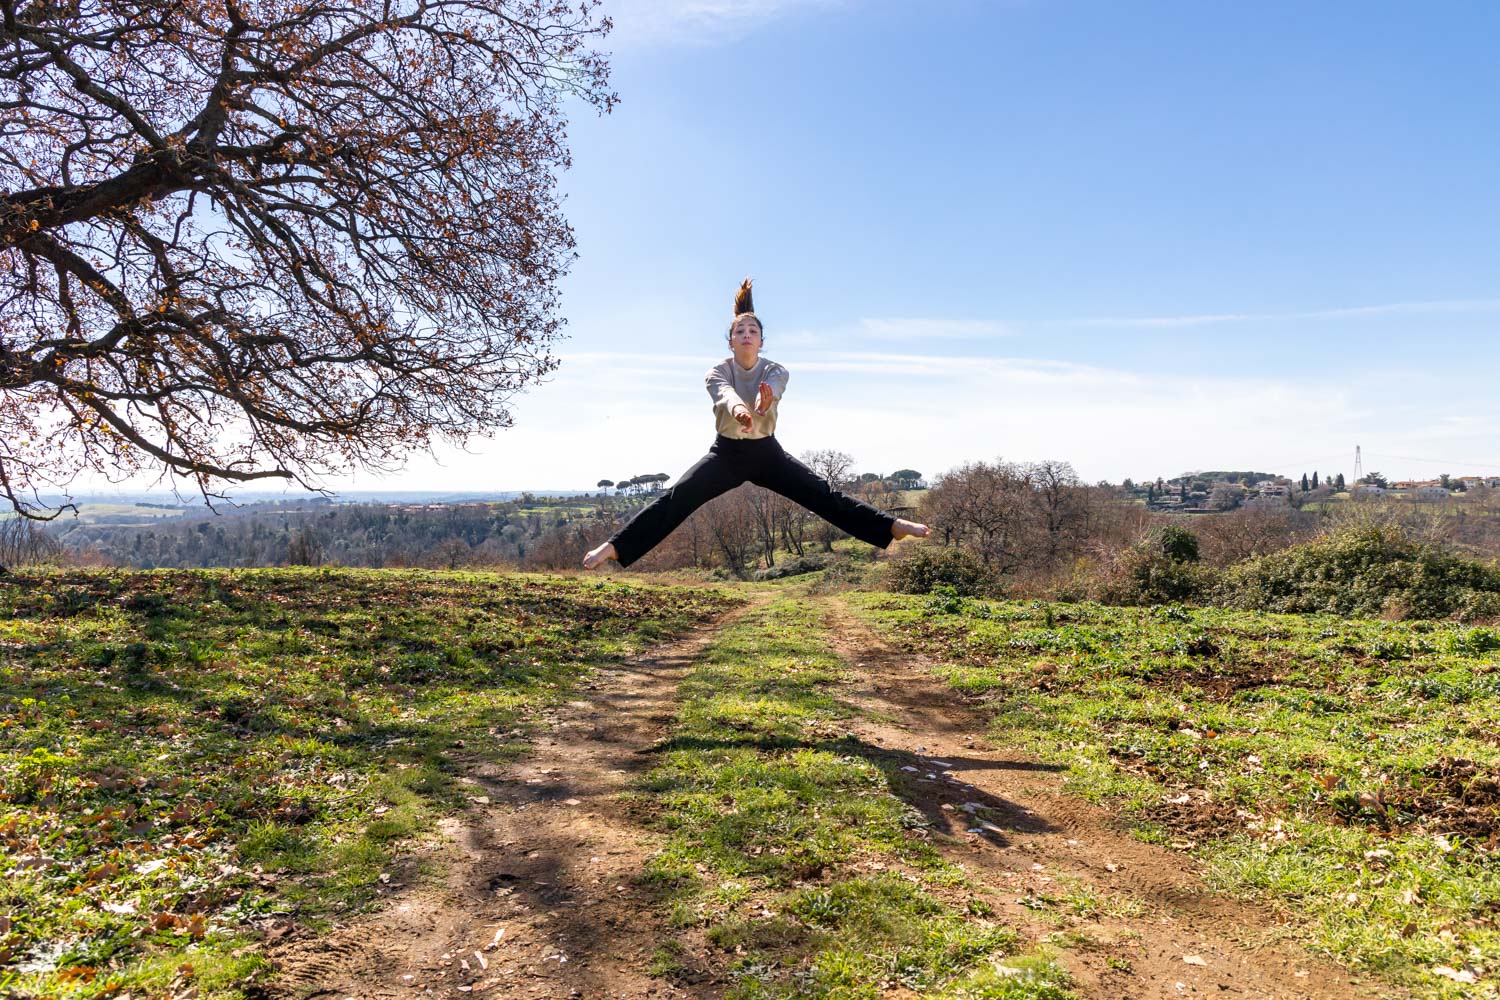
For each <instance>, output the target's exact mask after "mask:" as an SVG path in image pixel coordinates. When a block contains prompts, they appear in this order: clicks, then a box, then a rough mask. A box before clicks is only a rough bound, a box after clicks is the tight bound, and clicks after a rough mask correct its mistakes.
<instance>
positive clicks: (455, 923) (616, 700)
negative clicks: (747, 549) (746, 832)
mask: <svg viewBox="0 0 1500 1000" xmlns="http://www.w3.org/2000/svg"><path fill="white" fill-rule="evenodd" d="M754 606H755V604H754V603H752V604H751V605H750V606H748V607H744V608H740V609H737V610H735V611H731V612H729V613H728V614H726V615H723V616H721V617H720V618H718V619H716V620H715V621H714V622H713V623H711V624H710V625H707V626H703V627H700V628H699V629H697V630H695V631H694V632H693V633H691V634H689V635H688V636H687V637H686V638H684V639H681V640H679V641H676V642H673V643H670V644H668V645H665V646H662V647H659V648H657V649H655V650H653V651H652V652H650V653H648V654H645V655H643V656H639V657H635V658H632V659H629V660H626V661H624V662H622V663H619V664H612V665H607V666H604V667H601V668H600V669H599V670H598V671H597V673H596V674H594V676H593V677H591V678H590V679H589V681H588V682H586V683H585V684H583V685H580V686H579V688H578V690H577V691H576V692H575V694H577V695H578V696H579V698H578V700H573V701H569V702H567V703H566V704H563V705H559V706H557V707H556V708H555V709H554V710H552V711H549V712H547V713H546V714H545V716H544V717H543V719H542V720H541V722H542V723H543V725H542V727H541V734H540V735H539V736H538V737H537V739H536V741H535V742H534V744H533V745H532V747H531V750H530V752H529V753H528V754H527V755H526V757H525V758H524V759H522V760H520V761H518V762H515V763H513V764H496V763H493V762H487V761H474V762H473V763H472V766H471V768H470V770H469V772H468V774H467V776H466V780H467V781H469V782H471V783H472V785H473V792H472V794H471V796H470V802H471V805H470V808H469V809H467V810H466V811H465V812H464V813H463V814H462V815H459V816H454V817H450V818H448V819H446V820H445V821H444V822H443V824H442V832H443V833H444V834H445V835H446V842H445V843H443V844H440V845H437V846H435V847H434V848H432V849H431V850H430V851H428V852H426V853H424V854H423V855H421V856H419V857H417V858H412V859H407V861H405V862H404V864H403V865H402V866H401V867H402V868H403V869H404V870H406V871H410V872H415V870H416V869H417V868H419V867H423V868H430V867H434V866H435V867H438V868H440V869H441V870H442V871H443V873H444V874H443V876H442V878H441V881H440V882H438V883H437V884H434V883H433V882H432V880H431V879H427V880H419V879H417V878H415V877H410V878H404V877H403V878H401V879H399V883H400V884H399V885H398V887H397V888H396V889H395V890H394V891H392V892H391V894H390V896H389V898H388V899H387V900H386V902H385V904H384V905H383V906H382V907H381V909H380V910H379V912H377V913H375V914H373V915H370V916H368V917H364V918H361V919H358V920H355V921H352V922H351V923H349V924H347V925H344V926H340V927H336V928H335V929H333V930H332V931H330V932H328V933H326V934H322V935H318V936H316V937H314V936H312V935H306V936H305V937H301V938H297V939H294V940H290V941H286V942H284V943H283V944H281V945H279V946H277V947H275V948H273V949H272V950H271V951H270V952H269V957H270V958H271V959H272V960H273V962H274V963H275V965H276V967H277V968H278V970H279V977H278V978H277V979H276V980H275V981H274V982H273V984H272V985H271V986H270V988H269V989H268V990H267V991H266V992H265V994H264V995H265V996H267V997H271V998H277V1000H282V998H285V1000H312V998H335V1000H344V998H347V997H354V998H358V1000H366V998H383V997H424V998H425V997H444V998H460V997H474V996H493V997H504V998H512V997H514V998H522V1000H531V998H538V1000H540V998H558V1000H561V998H574V997H577V998H591V1000H592V998H611V1000H614V998H620V1000H647V998H650V1000H668V998H693V1000H699V998H708V997H712V996H717V995H718V993H719V992H720V989H718V988H716V987H715V986H714V985H713V978H714V974H713V973H712V972H709V971H706V970H702V969H699V970H694V969H692V968H689V969H687V970H686V971H685V972H679V973H678V974H676V975H674V978H673V982H672V983H671V984H668V983H666V982H665V981H663V980H662V979H659V978H655V977H652V976H650V975H649V974H648V973H647V967H648V965H649V964H650V960H651V957H652V953H653V951H654V950H655V948H656V947H657V946H658V944H659V943H660V942H661V941H662V940H664V939H666V938H667V937H669V936H670V935H669V932H668V931H666V929H665V928H664V927H663V925H662V923H661V920H660V918H659V917H658V916H657V915H656V914H655V907H654V903H653V901H652V899H651V898H650V896H649V894H648V893H647V892H645V891H643V890H642V889H641V888H639V887H638V886H637V885H636V883H635V880H636V878H637V876H639V874H640V872H641V871H642V869H643V868H644V865H645V862H646V860H647V859H648V858H649V856H650V854H651V852H652V849H653V848H654V846H655V840H654V837H653V836H652V835H651V834H650V833H648V832H646V831H644V830H643V829H642V828H641V827H640V825H639V824H638V823H637V822H635V821H634V820H632V819H631V817H630V816H629V815H628V814H627V810H626V806H625V804H624V803H623V802H622V801H621V799H620V794H621V793H622V792H624V791H626V790H628V788H629V787H630V784H631V782H632V781H633V779H634V778H635V777H636V776H637V775H638V774H639V773H640V771H641V770H643V769H645V768H647V767H649V766H650V764H651V758H650V757H649V756H647V755H643V754H641V753H640V751H642V750H644V749H645V748H647V747H649V746H651V745H652V744H653V743H655V742H656V741H657V740H658V739H659V738H660V737H661V735H662V733H663V732H664V731H665V730H666V728H667V727H668V725H669V724H670V723H671V722H672V721H673V719H674V718H675V710H676V693H677V685H678V682H679V681H680V680H681V679H682V678H683V677H684V676H685V675H686V674H687V673H688V671H689V670H690V669H691V667H692V665H693V662H694V661H695V659H697V657H698V656H699V655H700V654H701V653H702V652H703V650H704V649H705V648H706V647H707V646H708V645H709V643H710V642H712V640H713V638H714V637H715V636H716V635H717V634H718V633H719V631H720V630H722V629H723V628H724V627H726V626H727V625H729V624H730V623H731V622H733V621H735V620H736V619H738V618H739V617H741V616H742V615H744V614H745V613H747V612H748V611H750V610H751V609H752V608H753V607H754ZM678 960H679V963H680V962H681V957H680V956H679V959H678Z"/></svg>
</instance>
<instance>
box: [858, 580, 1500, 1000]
mask: <svg viewBox="0 0 1500 1000" xmlns="http://www.w3.org/2000/svg"><path fill="white" fill-rule="evenodd" d="M850 601H851V604H852V605H853V606H855V607H857V608H858V609H860V611H861V613H862V614H863V615H865V616H866V617H867V619H868V620H869V621H871V622H872V623H874V624H875V625H876V626H877V627H878V628H879V629H881V630H882V631H883V632H884V633H885V634H886V635H888V636H889V637H891V638H892V639H893V640H895V641H897V642H899V643H900V644H902V645H904V646H905V647H906V648H908V649H911V650H913V651H917V652H920V653H922V654H924V655H926V656H929V657H932V658H933V659H935V660H936V661H938V662H939V663H941V664H942V666H941V668H940V669H941V670H942V672H943V673H944V675H945V676H946V678H947V680H948V681H949V682H950V683H951V684H952V686H953V687H954V689H955V690H956V691H957V692H959V693H962V694H963V695H965V696H968V697H971V698H974V699H978V700H982V701H983V702H984V704H985V705H986V707H987V708H988V709H989V711H990V712H991V713H992V714H993V723H992V736H993V738H994V739H996V740H1000V741H1003V742H1005V743H1007V744H1019V745H1022V746H1025V747H1028V748H1030V749H1031V750H1033V751H1034V752H1035V753H1037V754H1038V755H1040V756H1041V757H1043V758H1044V759H1047V760H1049V761H1053V762H1056V763H1059V764H1063V765H1066V766H1067V767H1068V768H1069V782H1070V787H1072V788H1073V789H1074V790H1076V791H1077V792H1078V793H1080V794H1082V795H1084V796H1086V797H1088V798H1090V799H1092V800H1095V801H1098V802H1102V803H1105V804H1108V805H1110V806H1112V807H1114V808H1116V809H1118V810H1120V811H1121V812H1122V813H1123V814H1124V815H1126V816H1127V817H1129V818H1130V819H1131V820H1132V821H1133V822H1134V823H1135V824H1136V827H1137V829H1138V831H1139V834H1140V835H1141V836H1142V837H1144V838H1147V839H1150V840H1155V841H1159V842H1162V843H1166V844H1170V845H1171V846H1173V847H1176V848H1178V849H1181V850H1184V851H1190V852H1193V853H1194V854H1196V855H1197V856H1198V857H1200V858H1202V859H1203V860H1204V861H1205V862H1207V863H1208V865H1209V867H1210V870H1211V872H1212V877H1213V880H1214V881H1215V882H1216V883H1217V884H1218V885H1220V886H1222V887H1224V888H1226V889H1228V890H1231V891H1234V892H1237V893H1241V894H1245V895H1248V896H1252V897H1256V898H1259V899H1262V900H1265V901H1267V902H1269V903H1271V904H1272V905H1274V906H1276V907H1278V908H1280V909H1282V910H1283V911H1288V912H1291V913H1294V914H1297V915H1300V916H1304V917H1306V918H1308V921H1309V923H1308V926H1307V930H1306V936H1307V938H1308V941H1309V943H1310V944H1311V945H1312V946H1313V947H1314V948H1315V949H1317V950H1321V951H1324V952H1326V953H1327V954H1329V955H1331V956H1333V957H1335V958H1337V959H1338V960H1339V961H1341V962H1343V963H1346V964H1348V965H1350V966H1351V967H1353V968H1355V969H1360V970H1367V971H1370V972H1373V973H1376V974H1378V975H1380V976H1381V977H1383V978H1385V979H1387V980H1388V981H1390V982H1394V983H1399V984H1403V985H1406V986H1410V987H1413V988H1416V989H1417V990H1419V991H1420V992H1422V993H1423V994H1424V995H1431V996H1452V997H1460V996H1474V995H1479V994H1476V993H1474V992H1472V991H1473V990H1474V989H1475V988H1476V987H1475V986H1472V985H1470V984H1471V983H1474V982H1475V981H1476V980H1482V979H1484V978H1486V977H1487V976H1492V975H1493V974H1494V973H1495V972H1496V971H1500V926H1497V924H1500V863H1497V850H1500V781H1497V778H1500V728H1497V724H1496V719H1497V718H1500V631H1497V630H1493V629H1486V628H1469V627H1463V626H1458V625H1451V624H1447V623H1432V622H1401V623H1394V622H1385V621H1358V620H1345V619H1339V618H1330V617H1322V616H1311V615H1309V616H1301V615H1267V614H1251V613H1237V612H1229V611H1221V610H1199V609H1187V608H1180V607H1159V608H1109V607H1103V606H1099V605H1090V604H1078V605H1069V604H1051V605H1047V604H1035V603H1032V604H1019V603H991V602H985V601H974V600H967V599H963V598H956V597H953V596H941V595H938V596H930V597H904V596H894V595H889V594H862V593H856V594H852V595H850Z"/></svg>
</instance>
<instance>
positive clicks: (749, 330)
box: [729, 316, 764, 351]
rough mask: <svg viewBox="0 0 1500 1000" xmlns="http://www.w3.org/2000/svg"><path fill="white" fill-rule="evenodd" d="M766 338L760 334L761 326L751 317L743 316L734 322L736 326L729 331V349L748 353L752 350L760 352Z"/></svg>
mask: <svg viewBox="0 0 1500 1000" xmlns="http://www.w3.org/2000/svg"><path fill="white" fill-rule="evenodd" d="M763 342H764V338H763V337H762V336H761V334H760V324H759V323H757V322H755V320H753V319H751V318H750V317H749V316H742V317H740V318H739V319H737V320H735V321H734V326H733V327H732V328H730V331H729V347H730V349H731V350H735V351H748V350H751V349H752V348H753V349H754V350H757V351H758V350H760V346H761V344H762V343H763Z"/></svg>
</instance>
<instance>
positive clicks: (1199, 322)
mask: <svg viewBox="0 0 1500 1000" xmlns="http://www.w3.org/2000/svg"><path fill="white" fill-rule="evenodd" d="M1496 311H1500V299H1439V300H1436V301H1432V302H1387V303H1382V304H1380V305H1373V306H1347V307H1343V308H1338V309H1310V310H1306V311H1303V312H1281V313H1204V314H1200V315H1188V316H1099V317H1093V318H1088V319H1075V320H1065V321H1063V325H1065V326H1084V327H1141V328H1156V329H1172V328H1176V327H1191V326H1215V325H1219V324H1223V323H1254V322H1265V321H1268V320H1280V321H1286V320H1306V319H1359V318H1362V317H1367V316H1398V315H1412V314H1421V313H1471V312H1496Z"/></svg>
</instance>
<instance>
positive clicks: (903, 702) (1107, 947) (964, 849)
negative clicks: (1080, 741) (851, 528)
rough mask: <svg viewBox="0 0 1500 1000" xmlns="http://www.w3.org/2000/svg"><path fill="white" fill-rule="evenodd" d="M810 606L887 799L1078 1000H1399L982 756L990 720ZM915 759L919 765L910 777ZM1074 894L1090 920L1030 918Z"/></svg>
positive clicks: (1031, 770) (850, 626)
mask: <svg viewBox="0 0 1500 1000" xmlns="http://www.w3.org/2000/svg"><path fill="white" fill-rule="evenodd" d="M821 604H822V607H823V613H824V621H825V624H826V626H827V628H828V631H829V634H830V636H831V637H832V638H831V641H832V644H833V647H834V649H835V650H836V651H837V652H838V653H839V655H840V656H842V657H843V658H844V659H845V660H846V661H847V662H848V664H849V666H850V668H851V670H852V672H853V673H854V674H855V675H856V678H857V679H856V680H855V682H854V684H853V685H852V686H851V687H849V688H846V689H845V690H844V691H843V692H841V694H842V697H843V698H844V700H846V701H847V702H849V703H850V704H851V705H853V706H854V707H856V708H858V709H860V710H861V711H862V713H864V714H863V717H860V718H856V719H854V720H851V721H850V723H849V729H850V730H851V732H853V733H854V735H855V736H856V737H857V738H858V739H860V740H861V741H862V742H864V743H866V744H867V745H868V746H869V748H870V750H871V756H872V758H874V757H878V756H879V755H880V754H881V753H885V754H886V755H887V756H888V757H889V760H890V761H891V767H890V768H889V771H890V772H891V773H893V774H897V775H901V778H900V780H899V782H898V783H897V789H896V790H897V791H898V793H899V794H901V795H902V797H903V798H905V799H906V801H908V802H910V803H911V804H912V805H913V806H914V807H915V808H917V809H918V810H920V811H921V812H922V813H923V814H924V816H926V818H927V819H928V820H929V821H930V822H931V823H932V824H933V830H934V831H935V833H936V836H935V838H934V840H935V842H936V843H937V844H938V845H939V847H940V848H941V849H942V850H944V851H945V853H946V854H947V855H948V857H949V858H950V860H953V861H956V862H959V863H961V864H962V865H963V866H964V867H965V868H966V869H967V870H968V871H969V873H970V874H971V876H972V877H973V878H975V879H976V880H977V881H979V882H981V883H982V884H984V885H987V886H988V887H989V888H990V889H991V890H992V893H991V898H989V899H988V902H990V904H991V905H992V906H994V907H995V910H996V914H997V915H998V916H1000V917H1001V918H1003V919H1004V920H1006V921H1007V922H1009V923H1012V924H1013V925H1015V926H1017V927H1023V928H1026V929H1027V931H1028V932H1029V933H1030V934H1032V935H1033V936H1035V937H1044V936H1046V935H1047V934H1048V933H1049V932H1060V937H1059V939H1058V943H1059V944H1060V945H1061V946H1062V952H1061V956H1060V959H1061V961H1063V963H1064V964H1065V965H1067V966H1068V968H1069V971H1070V972H1072V974H1073V975H1074V976H1075V978H1076V979H1077V981H1078V988H1079V990H1080V992H1081V993H1082V994H1083V995H1085V996H1089V997H1098V998H1101V1000H1103V998H1108V1000H1136V998H1141V1000H1145V998H1157V997H1186V996H1219V997H1236V998H1275V1000H1288V998H1328V1000H1344V998H1355V997H1383V998H1384V997H1399V996H1403V995H1405V994H1404V993H1403V992H1402V991H1400V990H1398V989H1396V988H1394V987H1391V986H1388V985H1385V984H1379V983H1373V982H1363V981H1361V980H1359V979H1358V978H1357V977H1355V976H1353V975H1352V974H1351V973H1350V972H1349V971H1348V970H1346V969H1344V968H1342V967H1340V966H1338V965H1336V964H1334V963H1332V962H1329V961H1327V960H1323V959H1319V958H1317V957H1316V956H1313V955H1311V954H1310V953H1309V952H1307V951H1306V949H1304V948H1303V947H1301V946H1300V945H1297V944H1295V943H1294V942H1291V941H1289V940H1287V934H1286V923H1287V919H1288V918H1286V917H1284V916H1282V915H1279V914H1277V913H1275V912H1274V911H1272V910H1271V909H1269V908H1267V907H1261V906H1255V905H1253V904H1249V903H1245V902H1241V901H1239V900H1235V899H1232V898H1230V897H1227V896H1224V895H1220V894H1218V893H1214V892H1212V891H1210V890H1208V889H1207V888H1206V887H1205V886H1204V885H1203V881H1202V874H1201V873H1202V870H1201V868H1200V867H1199V866H1198V865H1197V864H1196V863H1195V862H1194V861H1193V860H1192V859H1190V858H1187V857H1185V856H1183V855H1181V854H1177V853H1175V852H1172V851H1169V850H1166V849H1165V848H1161V847H1156V846H1153V845H1150V844H1145V843H1142V842H1140V841H1139V840H1136V839H1135V838H1133V837H1132V836H1130V834H1129V833H1128V832H1127V831H1125V830H1124V829H1123V828H1122V826H1121V824H1120V823H1119V822H1118V821H1117V820H1115V819H1114V818H1113V817H1112V816H1111V815H1110V813H1109V812H1108V811H1107V810H1104V809H1101V808H1098V807H1095V806H1092V805H1090V804H1088V803H1086V802H1084V801H1082V800H1081V799H1078V798H1076V797H1074V796H1071V795H1069V794H1068V792H1067V791H1066V789H1065V786H1064V784H1063V781H1062V778H1061V775H1060V774H1058V773H1057V771H1058V770H1059V769H1057V768H1053V767H1049V766H1047V765H1044V764H1040V763H1038V762H1036V761H1035V760H1032V759H1031V758H1029V757H1028V756H1026V755H1025V754H1024V753H1020V752H1016V751H1014V750H1010V749H1008V748H1005V747H999V746H994V745H993V744H992V743H991V742H990V741H989V740H988V739H987V738H986V734H987V733H988V729H989V727H988V720H987V719H986V718H985V717H984V716H983V715H982V714H981V713H980V712H978V711H977V710H975V709H973V708H971V707H969V706H967V705H965V704H964V703H963V702H962V700H961V699H960V697H959V696H958V695H957V694H956V693H955V692H954V691H953V690H952V689H951V688H950V687H949V686H948V685H947V684H945V683H944V682H943V681H942V680H941V679H939V678H937V677H936V676H934V674H933V673H932V669H931V668H932V664H931V663H928V662H924V661H922V660H921V659H920V658H917V657H913V656H912V655H911V654H909V653H906V652H903V651H900V650H897V649H895V648H893V647H892V646H890V645H889V644H887V643H886V642H885V641H884V640H882V639H881V638H879V637H878V636H877V635H876V634H875V633H874V631H873V630H872V629H871V628H870V627H869V626H868V625H866V624H865V623H864V622H863V621H861V620H860V619H859V618H858V617H857V616H855V615H854V614H852V613H851V612H850V611H848V610H847V608H845V607H844V606H843V605H842V603H841V602H840V601H839V600H838V599H837V598H836V597H834V598H824V599H823V600H822V601H821ZM913 754H915V755H916V757H917V759H918V760H921V761H925V762H926V763H925V764H922V765H918V766H916V769H915V770H912V768H913V764H912V763H908V762H910V761H912V759H913V757H912V755H913ZM898 765H899V766H898ZM966 804H967V805H969V806H970V807H971V809H972V808H974V807H976V806H977V807H978V809H977V810H976V811H977V812H979V813H980V814H981V815H983V816H985V817H988V818H989V825H988V826H987V827H985V828H983V829H982V831H981V832H980V833H973V832H970V831H971V830H972V829H973V828H974V827H975V826H977V825H978V823H979V822H980V820H978V819H977V818H975V817H974V816H973V815H972V814H971V813H970V812H968V811H966V810H965V808H964V806H965V805H966ZM1080 886H1083V887H1087V888H1088V889H1089V890H1091V891H1092V892H1093V894H1095V895H1096V896H1097V897H1099V898H1100V899H1101V900H1102V902H1103V904H1104V905H1103V907H1102V912H1100V913H1098V914H1095V915H1092V916H1087V917H1085V916H1073V917H1070V918H1068V919H1066V921H1065V922H1063V921H1059V920H1058V919H1056V918H1054V919H1052V920H1050V921H1049V920H1048V919H1046V918H1044V917H1043V916H1042V914H1041V911H1046V910H1051V911H1052V912H1054V913H1055V912H1056V910H1055V908H1054V907H1053V906H1052V905H1051V904H1048V903H1047V902H1045V898H1046V897H1052V898H1054V899H1055V898H1056V897H1057V896H1059V895H1060V894H1063V893H1067V892H1069V891H1076V890H1077V889H1078V887H1080ZM1111 913H1112V914H1113V915H1111ZM1060 924H1061V926H1060ZM1069 942H1071V944H1070V943H1069ZM1189 957H1191V958H1192V961H1185V960H1184V959H1187V958H1189ZM1198 961H1201V962H1202V963H1204V964H1201V965H1200V964H1197V963H1198ZM1124 963H1128V966H1127V965H1125V964H1124Z"/></svg>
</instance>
